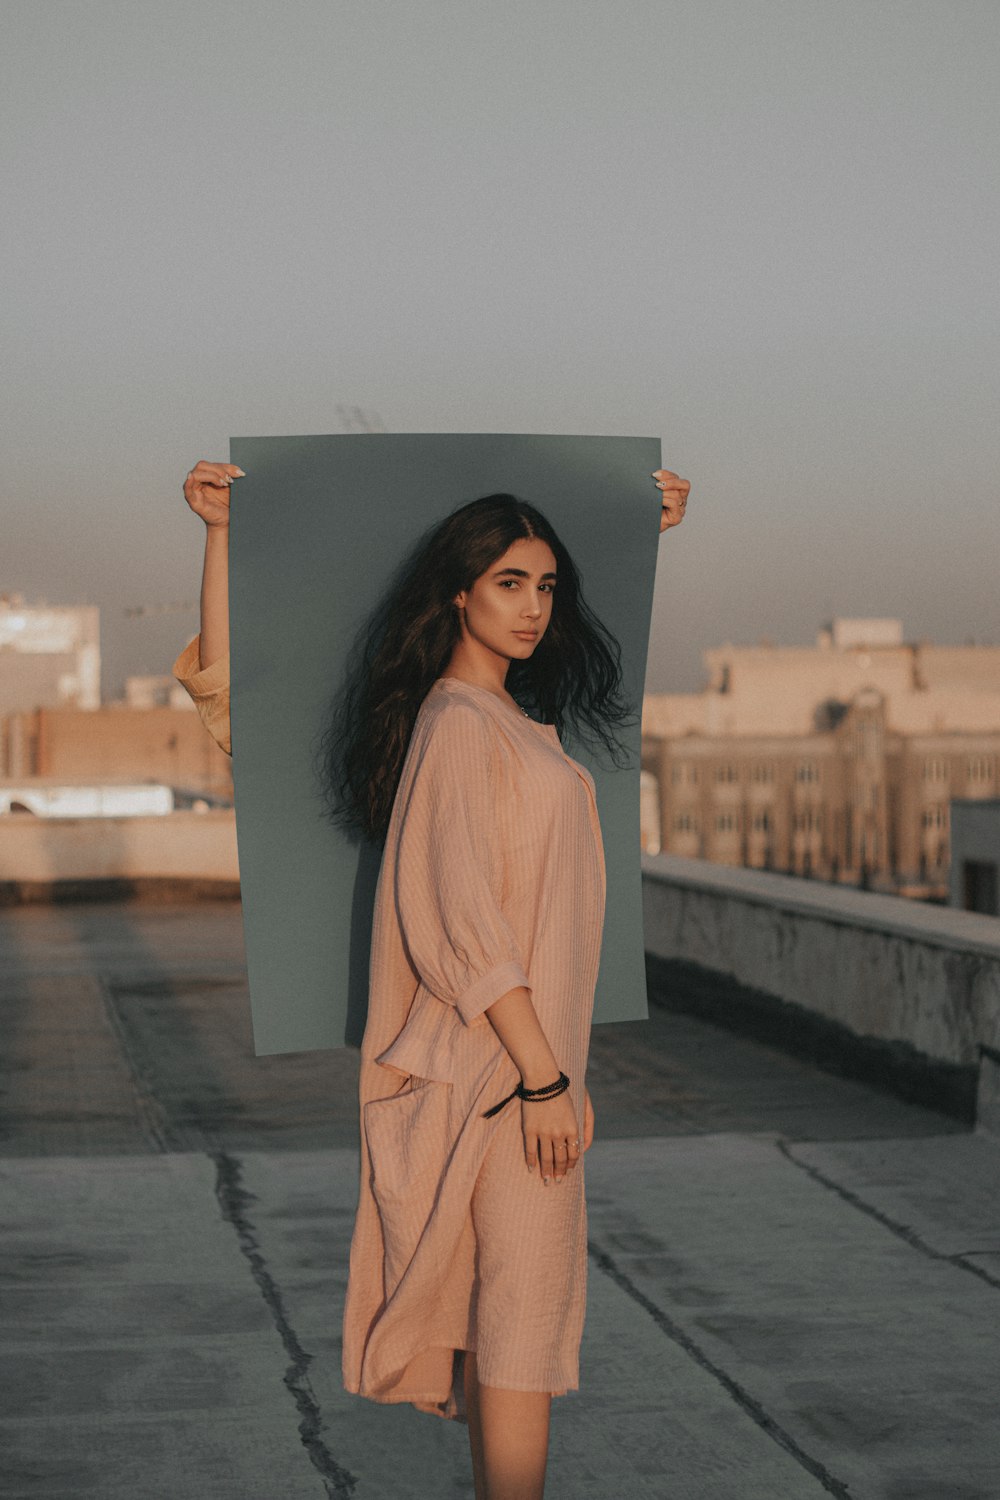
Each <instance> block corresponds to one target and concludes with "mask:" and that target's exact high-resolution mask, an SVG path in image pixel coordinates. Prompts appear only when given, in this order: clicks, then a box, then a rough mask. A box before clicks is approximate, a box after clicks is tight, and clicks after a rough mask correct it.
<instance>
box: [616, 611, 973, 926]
mask: <svg viewBox="0 0 1000 1500" xmlns="http://www.w3.org/2000/svg"><path fill="white" fill-rule="evenodd" d="M704 660H705V663H706V667H707V669H708V683H707V685H706V686H705V687H704V688H703V689H702V691H701V692H700V693H690V694H652V695H648V696H647V697H646V699H645V702H644V705H643V721H642V730H643V760H642V763H643V780H644V788H643V790H644V799H643V809H644V816H643V845H644V847H645V848H646V849H648V850H649V852H659V851H660V850H662V851H664V852H670V853H675V854H684V855H690V856H694V857H697V858H703V859H709V860H713V861H715V862H718V863H722V864H739V865H747V866H750V867H755V868H762V869H772V870H779V871H784V872H788V873H793V874H799V875H811V876H816V877H818V878H821V879H825V880H835V881H843V882H848V883H851V884H858V885H865V886H871V887H872V888H874V889H879V890H887V891H897V892H900V893H903V894H908V895H913V896H923V897H930V898H933V899H938V900H943V899H946V897H947V893H948V872H949V863H950V834H949V803H950V801H951V799H952V798H964V799H988V798H993V797H997V796H998V795H1000V783H998V765H1000V648H998V647H993V646H965V647H942V646H932V645H929V644H928V643H925V642H920V643H907V642H905V641H904V640H903V632H902V626H901V624H900V622H899V621H895V620H835V621H834V622H833V624H832V625H830V626H828V627H827V628H825V629H824V630H821V631H820V633H819V636H818V638H817V643H816V645H815V646H814V647H779V646H772V645H759V646H751V647H746V646H732V645H727V646H724V647H721V648H719V649H717V650H711V651H707V652H706V653H705V656H704Z"/></svg>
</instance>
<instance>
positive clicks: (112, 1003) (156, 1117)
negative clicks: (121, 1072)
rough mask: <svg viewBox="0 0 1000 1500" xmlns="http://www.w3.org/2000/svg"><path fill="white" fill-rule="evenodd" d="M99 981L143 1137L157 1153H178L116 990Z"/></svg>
mask: <svg viewBox="0 0 1000 1500" xmlns="http://www.w3.org/2000/svg"><path fill="white" fill-rule="evenodd" d="M96 978H97V985H98V988H99V989H100V992H101V998H102V1000H103V1003H104V1014H105V1016H106V1018H107V1022H108V1026H109V1028H110V1030H111V1033H112V1035H113V1036H114V1039H115V1041H116V1042H117V1044H118V1050H119V1051H120V1053H121V1055H122V1059H123V1061H124V1063H125V1071H126V1073H127V1075H128V1081H129V1088H130V1090H131V1093H132V1102H133V1104H134V1106H135V1113H136V1118H137V1119H138V1122H139V1125H140V1128H141V1130H142V1133H143V1135H144V1136H145V1137H146V1140H147V1141H148V1142H149V1144H150V1146H152V1148H153V1150H154V1151H158V1152H160V1153H163V1152H167V1151H176V1150H178V1149H179V1145H180V1143H179V1141H178V1139H177V1135H176V1132H175V1131H174V1130H173V1128H172V1125H171V1121H170V1116H169V1114H168V1112H167V1110H166V1109H164V1107H163V1105H162V1104H161V1102H160V1100H159V1099H158V1098H157V1096H156V1092H155V1090H154V1089H153V1087H152V1084H151V1083H150V1080H149V1075H148V1074H147V1072H146V1070H145V1068H144V1067H143V1065H142V1060H141V1058H140V1055H139V1053H138V1052H137V1050H136V1048H135V1046H134V1045H133V1042H132V1038H131V1037H130V1036H129V1031H128V1027H127V1026H126V1024H125V1018H124V1016H123V1015H122V1013H121V1010H120V1009H119V1006H118V1000H117V997H116V995H115V992H114V989H113V987H112V985H111V984H110V983H109V981H108V979H107V977H106V976H105V975H104V974H98V975H97V976H96Z"/></svg>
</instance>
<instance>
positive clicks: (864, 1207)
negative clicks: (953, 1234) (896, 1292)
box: [774, 1139, 1000, 1287]
mask: <svg viewBox="0 0 1000 1500" xmlns="http://www.w3.org/2000/svg"><path fill="white" fill-rule="evenodd" d="M774 1144H775V1145H776V1146H777V1148H778V1150H779V1151H780V1152H781V1154H782V1156H784V1157H785V1159H786V1161H790V1162H791V1164H792V1166H793V1167H798V1169H799V1171H800V1172H805V1173H807V1174H808V1176H810V1177H811V1178H812V1179H813V1181H814V1182H818V1183H819V1184H820V1186H821V1187H824V1188H826V1189H827V1191H828V1192H831V1193H836V1195H837V1197H838V1198H840V1199H842V1200H843V1202H844V1203H849V1204H850V1205H851V1207H852V1208H856V1209H857V1210H858V1211H859V1212H860V1213H863V1214H867V1215H868V1217H869V1218H870V1219H874V1220H875V1222H876V1223H877V1224H881V1225H882V1228H883V1229H887V1230H888V1231H889V1233H890V1234H894V1235H895V1236H896V1238H897V1239H900V1240H902V1241H903V1243H904V1244H905V1245H909V1247H910V1249H911V1250H916V1251H917V1252H918V1253H919V1254H921V1255H926V1256H927V1258H928V1259H929V1260H939V1261H943V1262H944V1263H945V1265H948V1266H956V1267H957V1268H958V1270H960V1271H968V1273H969V1275H970V1276H975V1277H976V1278H977V1279H978V1280H979V1281H985V1283H986V1285H987V1286H991V1287H1000V1276H994V1275H992V1274H991V1273H990V1272H989V1271H987V1270H986V1269H985V1268H984V1267H983V1266H975V1265H972V1264H970V1262H969V1260H968V1259H967V1257H968V1256H969V1255H974V1254H976V1253H977V1252H975V1251H971V1250H965V1251H962V1252H961V1253H960V1254H957V1255H949V1254H948V1253H947V1252H946V1251H944V1250H935V1249H934V1246H933V1245H929V1244H928V1243H927V1241H926V1240H925V1239H922V1238H921V1236H920V1235H919V1234H917V1232H916V1230H915V1229H911V1228H910V1226H909V1225H908V1224H900V1223H899V1221H898V1220H897V1219H893V1218H890V1216H889V1215H888V1214H887V1213H883V1212H882V1210H881V1209H880V1208H876V1207H875V1205H874V1204H873V1203H866V1202H865V1200H864V1198H862V1197H861V1196H860V1195H859V1194H858V1193H854V1192H852V1191H851V1189H850V1188H846V1187H844V1186H843V1185H842V1184H841V1183H839V1182H836V1181H835V1180H834V1179H833V1178H832V1177H828V1176H827V1175H826V1173H825V1172H821V1171H820V1169H819V1168H818V1167H814V1166H812V1165H811V1163H810V1162H807V1161H800V1160H799V1158H798V1157H797V1156H796V1155H795V1153H794V1151H793V1150H792V1144H793V1143H792V1142H790V1141H787V1140H782V1139H778V1140H776V1141H775V1143H774ZM978 1253H980V1254H984V1253H988V1252H982V1251H981V1252H978Z"/></svg>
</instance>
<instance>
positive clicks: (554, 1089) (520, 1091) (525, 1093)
mask: <svg viewBox="0 0 1000 1500" xmlns="http://www.w3.org/2000/svg"><path fill="white" fill-rule="evenodd" d="M568 1088H569V1079H568V1078H567V1077H566V1074H565V1073H560V1074H559V1077H558V1078H557V1079H556V1081H555V1083H547V1084H546V1085H545V1087H544V1088H541V1089H526V1088H525V1086H524V1084H523V1082H522V1083H519V1084H518V1086H517V1088H516V1089H515V1090H514V1092H513V1093H512V1094H508V1095H507V1097H506V1099H501V1100H500V1103H499V1104H494V1106H493V1108H492V1109H484V1110H483V1119H484V1120H488V1119H489V1117H490V1115H496V1114H499V1113H500V1111H501V1110H502V1109H503V1107H504V1105H505V1104H509V1103H510V1101H511V1100H512V1099H529V1100H530V1099H534V1100H535V1101H536V1102H541V1100H543V1099H557V1098H558V1097H559V1095H560V1094H564V1093H565V1092H566V1090H567V1089H568Z"/></svg>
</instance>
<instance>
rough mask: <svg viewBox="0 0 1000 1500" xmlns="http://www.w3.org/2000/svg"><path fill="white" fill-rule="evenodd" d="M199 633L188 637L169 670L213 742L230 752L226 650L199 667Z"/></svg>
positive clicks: (227, 752)
mask: <svg viewBox="0 0 1000 1500" xmlns="http://www.w3.org/2000/svg"><path fill="white" fill-rule="evenodd" d="M200 649H201V633H200V632H199V633H198V635H196V636H195V638H194V640H193V641H188V643H187V645H186V646H185V647H184V650H183V651H182V652H181V654H180V655H179V656H178V658H177V660H176V661H175V662H174V664H173V667H172V668H171V671H172V672H173V674H174V676H175V677H176V678H177V681H178V682H179V683H180V684H181V686H182V687H184V688H186V689H187V691H188V693H189V694H190V696H191V698H192V699H193V701H194V706H195V708H196V709H197V710H198V713H199V714H200V715H201V722H202V723H203V724H204V726H205V728H206V729H207V730H208V732H209V734H210V735H211V736H212V738H213V740H215V743H216V744H217V745H218V746H220V748H221V749H223V750H225V752H226V754H227V755H232V753H233V750H232V737H231V730H230V727H229V653H228V651H227V653H226V655H225V656H220V657H219V659H218V661H213V662H212V664H211V666H209V667H201V668H199V666H198V662H199V660H200V657H199V652H200Z"/></svg>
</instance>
